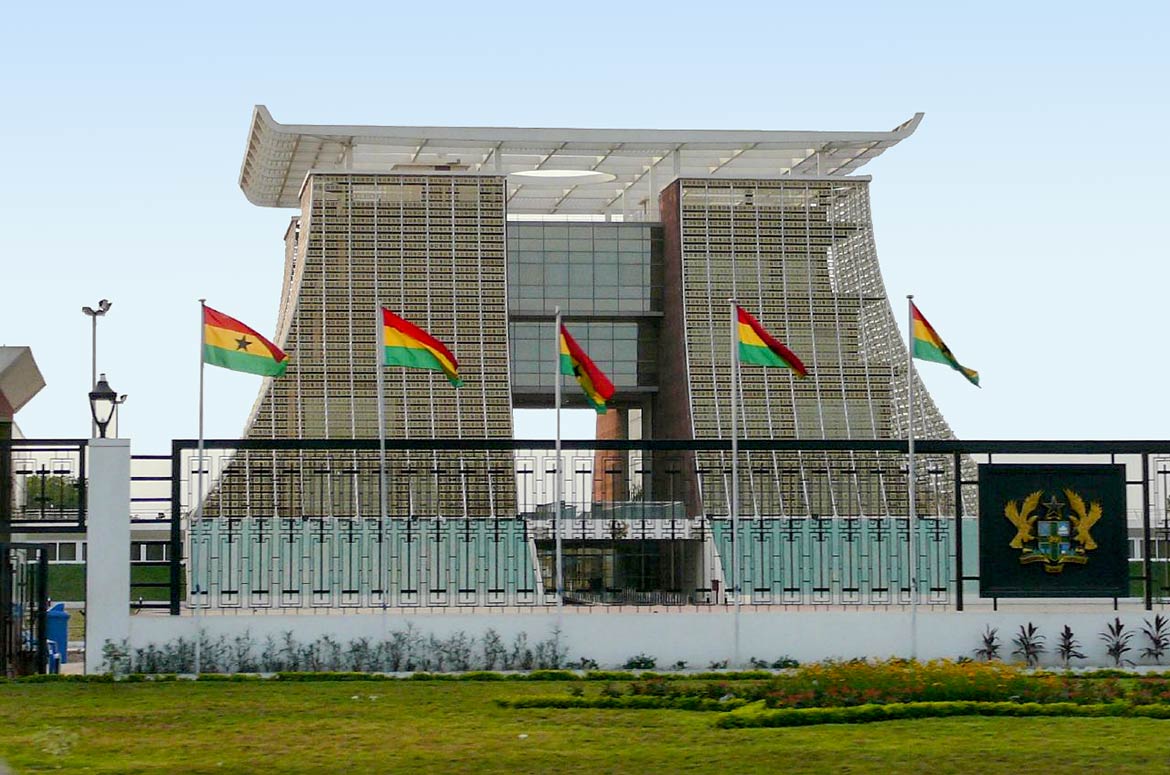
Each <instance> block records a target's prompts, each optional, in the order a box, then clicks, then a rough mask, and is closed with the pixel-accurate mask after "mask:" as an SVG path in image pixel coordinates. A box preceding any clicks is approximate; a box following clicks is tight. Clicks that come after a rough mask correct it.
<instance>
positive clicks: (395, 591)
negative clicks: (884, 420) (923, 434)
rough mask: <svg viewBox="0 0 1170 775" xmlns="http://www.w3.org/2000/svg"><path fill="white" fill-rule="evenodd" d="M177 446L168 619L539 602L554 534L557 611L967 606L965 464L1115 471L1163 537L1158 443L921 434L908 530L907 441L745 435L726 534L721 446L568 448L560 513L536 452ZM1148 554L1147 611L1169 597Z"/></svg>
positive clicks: (1140, 577) (968, 483) (531, 446)
mask: <svg viewBox="0 0 1170 775" xmlns="http://www.w3.org/2000/svg"><path fill="white" fill-rule="evenodd" d="M194 447H195V442H193V441H176V442H174V445H173V455H172V479H171V487H172V491H171V498H172V509H173V512H172V513H173V520H172V523H171V526H172V533H171V564H170V571H171V578H170V582H169V586H170V591H171V600H170V606H169V608H170V610H171V612H172V613H175V614H177V613H180V612H181V611H182V609H183V608H184V606H187V607H194V608H211V609H247V610H287V609H300V608H348V609H353V610H381V609H384V608H387V607H425V606H442V607H466V608H480V607H489V608H490V607H504V606H520V607H540V606H549V605H554V604H555V603H556V598H557V595H556V590H555V584H554V581H553V580H554V579H555V545H556V538H557V536H558V533H559V536H560V539H561V544H562V557H563V560H562V562H563V568H564V579H565V596H564V601H565V603H566V605H577V606H590V605H700V606H701V605H728V604H730V602H731V601H732V600H734V598H735V593H736V590H734V589H731V588H732V587H733V586H734V583H733V572H732V568H733V567H734V566H735V565H738V567H739V570H740V579H741V590H740V591H739V599H740V600H741V601H742V602H744V603H747V604H754V605H791V606H801V605H834V606H859V605H867V606H888V605H894V606H904V605H908V604H909V603H910V602H912V601H917V602H918V603H920V604H924V605H941V606H951V607H954V608H957V609H962V608H963V607H964V605H965V604H966V602H965V601H968V600H969V599H970V598H971V596H972V595H975V594H977V589H978V586H977V582H978V580H979V577H978V547H977V540H976V537H977V535H978V530H977V520H976V518H975V507H976V506H975V504H976V498H975V495H976V487H977V485H978V473H977V468H976V464H977V463H985V462H996V463H999V462H1009V461H1024V460H1030V461H1036V460H1046V459H1049V458H1051V457H1052V456H1061V457H1062V458H1063V459H1065V460H1076V461H1079V462H1087V461H1089V462H1091V461H1096V462H1117V463H1124V464H1125V465H1126V471H1127V476H1126V486H1127V516H1128V517H1129V522H1130V531H1131V533H1132V534H1133V535H1135V536H1136V537H1137V539H1135V540H1140V541H1142V546H1148V547H1153V545H1154V544H1153V541H1154V540H1155V538H1157V537H1159V536H1163V537H1164V538H1165V539H1167V540H1170V514H1167V512H1166V510H1165V509H1164V508H1162V507H1161V504H1164V503H1166V498H1165V495H1166V493H1167V485H1168V484H1170V443H1162V442H1158V443H1141V442H1007V441H999V442H958V441H925V440H924V441H919V442H918V444H917V448H918V452H919V459H918V465H917V470H918V471H919V476H918V478H917V480H916V496H917V504H918V507H917V509H916V511H917V514H916V520H915V529H914V531H913V533H912V532H911V531H910V529H909V527H910V523H909V521H908V520H907V516H906V515H907V511H908V508H907V500H908V499H907V494H908V487H907V485H908V482H907V473H906V460H905V449H906V444H905V443H904V442H899V441H761V440H743V441H741V442H740V460H739V469H738V470H739V473H740V477H739V482H738V487H739V490H740V493H739V494H740V497H739V502H740V503H741V509H740V512H741V513H740V514H739V515H738V517H739V519H738V523H739V532H738V534H737V535H733V530H732V521H733V520H732V518H731V515H730V514H729V513H728V511H729V510H728V500H729V498H728V492H729V489H730V473H731V466H730V445H729V443H728V442H724V441H698V442H695V441H656V442H649V441H642V442H638V441H635V442H620V441H610V442H578V441H574V442H565V443H564V449H565V452H564V455H563V459H562V465H561V471H562V476H563V483H562V488H561V491H562V497H563V501H562V505H561V507H560V508H559V509H558V508H555V507H554V505H553V504H552V493H553V491H554V487H553V483H554V473H555V471H556V467H555V465H554V463H555V458H554V456H553V451H552V447H553V444H552V442H528V441H523V442H522V441H508V440H503V441H501V440H463V441H454V440H416V441H401V440H398V441H393V442H389V443H388V446H387V451H386V466H385V468H384V469H383V468H382V467H381V465H380V463H379V453H378V449H377V442H376V441H372V440H369V441H366V440H358V441H337V440H277V441H259V440H255V441H252V440H249V441H238V440H233V441H209V442H206V452H205V456H204V458H203V460H202V461H198V460H196V455H195V449H194ZM599 452H604V453H605V454H604V455H602V454H598V453H599ZM200 471H202V472H203V476H202V477H200V476H199V472H200ZM383 471H384V475H383V474H382V473H380V472H383ZM201 478H202V480H203V483H202V485H200V479H201ZM200 493H202V494H203V497H200ZM599 495H601V496H608V498H610V499H609V500H601V499H599ZM1151 503H1156V504H1159V508H1158V514H1157V515H1155V514H1153V513H1152V510H1151ZM197 506H198V508H197ZM1156 516H1160V517H1161V524H1160V526H1155V517H1156ZM912 535H913V541H911V537H912ZM1151 554H1152V552H1150V551H1147V552H1146V553H1145V557H1146V559H1141V560H1138V561H1136V562H1135V563H1133V564H1131V568H1132V569H1133V579H1132V581H1133V583H1134V585H1135V593H1136V594H1137V595H1138V597H1139V598H1140V599H1141V601H1142V602H1143V603H1144V604H1145V605H1146V606H1151V605H1152V604H1153V603H1154V602H1155V600H1157V601H1158V602H1161V601H1162V600H1163V598H1164V597H1165V596H1166V594H1167V592H1168V591H1170V590H1167V580H1166V579H1164V578H1161V577H1160V575H1159V574H1158V573H1156V572H1155V568H1154V565H1153V564H1152V559H1150V556H1151ZM733 558H736V559H735V560H733ZM912 568H913V569H916V570H917V573H916V578H917V583H916V584H912V583H911V574H912ZM1158 570H1164V568H1162V567H1159V568H1158ZM184 585H188V587H187V588H189V590H190V593H189V594H188V593H186V592H185V591H184ZM988 602H989V603H990V602H991V601H988Z"/></svg>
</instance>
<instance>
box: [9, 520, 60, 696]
mask: <svg viewBox="0 0 1170 775" xmlns="http://www.w3.org/2000/svg"><path fill="white" fill-rule="evenodd" d="M48 568H49V566H48V555H47V554H46V553H45V550H44V547H42V546H39V545H37V544H19V543H2V542H0V677H4V678H12V677H14V676H20V675H29V674H32V673H43V672H46V671H47V670H48V663H49V651H48V621H47V618H46V617H47V615H48V609H49V599H48ZM58 646H59V647H60V648H65V644H58Z"/></svg>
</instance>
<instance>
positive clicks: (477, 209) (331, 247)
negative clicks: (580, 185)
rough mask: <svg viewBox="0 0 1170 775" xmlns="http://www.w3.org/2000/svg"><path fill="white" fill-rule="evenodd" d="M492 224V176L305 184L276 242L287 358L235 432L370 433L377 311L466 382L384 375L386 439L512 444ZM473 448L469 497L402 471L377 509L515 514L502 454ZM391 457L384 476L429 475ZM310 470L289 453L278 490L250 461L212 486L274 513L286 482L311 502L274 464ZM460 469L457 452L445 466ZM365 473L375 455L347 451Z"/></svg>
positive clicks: (500, 269)
mask: <svg viewBox="0 0 1170 775" xmlns="http://www.w3.org/2000/svg"><path fill="white" fill-rule="evenodd" d="M504 221H505V218H504V181H503V179H502V178H499V177H491V176H470V175H418V176H415V175H356V174H315V175H310V176H309V178H308V179H307V180H306V182H305V187H304V190H303V192H302V213H301V217H300V218H299V219H296V220H294V222H293V224H292V225H290V227H289V231H288V233H287V234H286V238H285V241H286V251H285V254H286V264H285V273H284V289H283V295H282V299H281V305H280V320H279V322H278V325H277V340H276V341H277V343H278V344H279V345H280V346H281V347H283V348H284V349H286V350H287V351H289V352H291V354H292V358H291V361H290V364H289V368H288V372H287V373H286V374H285V375H284V376H283V377H281V378H279V379H275V380H266V381H265V384H264V387H263V389H262V390H261V394H260V397H259V398H258V400H257V403H256V406H255V407H254V409H253V412H252V417H251V420H250V421H249V424H248V429H247V432H246V437H247V438H254V439H288V438H321V439H371V438H377V437H378V404H377V384H376V375H377V372H378V369H379V368H380V367H379V365H378V363H379V359H380V357H381V319H380V315H379V313H378V308H379V306H386V307H389V308H391V309H392V310H394V311H395V312H396V313H398V314H399V315H401V316H403V317H404V318H406V319H408V320H410V321H412V322H414V323H416V324H417V325H419V326H420V327H422V328H424V329H425V330H427V331H429V332H430V333H431V334H432V335H434V336H435V337H437V338H438V339H439V340H440V341H443V342H444V343H446V344H447V345H448V346H449V347H450V348H451V349H452V350H453V351H454V352H456V353H457V354H458V357H459V361H460V374H461V376H462V377H463V379H464V383H465V384H464V386H463V387H461V388H458V389H455V388H452V387H451V385H450V384H449V383H448V382H447V380H446V378H445V377H444V376H443V375H442V374H440V373H438V372H430V371H419V370H414V369H411V370H407V369H401V368H388V369H386V370H385V371H384V377H385V379H384V391H385V394H384V409H385V422H386V426H385V433H386V436H387V437H388V438H392V439H411V438H480V439H482V438H511V436H512V402H511V388H510V382H509V374H508V326H507V321H508V310H507V288H506V282H505V272H506V265H505V260H504V249H505V237H504V229H505V223H504ZM475 454H477V455H478V456H479V459H477V461H476V463H477V465H476V469H477V471H480V472H485V473H484V476H476V477H469V478H468V481H467V486H466V488H465V492H456V491H451V492H448V493H445V494H444V493H439V492H438V491H437V490H436V487H437V484H435V482H437V478H436V477H426V476H412V477H409V481H410V482H411V484H410V486H409V488H408V489H405V490H401V488H399V487H398V483H399V482H401V481H406V478H395V477H390V488H391V491H390V493H389V496H390V497H389V499H388V500H389V503H388V513H389V514H390V515H392V516H424V515H431V516H434V515H440V514H441V515H443V516H462V517H484V516H491V515H494V514H495V513H496V512H497V511H498V510H502V511H503V512H508V513H510V512H513V511H514V510H515V482H514V479H513V477H512V476H511V475H510V471H511V460H510V458H509V457H508V456H507V455H503V456H493V455H492V453H489V452H482V451H481V452H478V453H475ZM485 456H486V457H485ZM400 457H401V458H402V459H401V460H399V459H391V460H389V461H388V463H389V465H390V467H391V468H397V469H403V470H413V469H426V468H434V467H435V466H437V463H436V462H435V461H433V460H429V459H422V458H418V459H416V457H417V456H412V455H411V454H410V453H401V455H400ZM496 457H499V458H500V459H499V460H496V459H495V458H496ZM320 462H321V461H316V460H315V459H314V456H313V455H312V453H311V452H301V453H298V454H297V455H296V457H295V459H292V458H289V459H283V458H280V457H279V456H276V455H274V456H273V465H274V467H275V479H276V482H275V484H272V483H270V480H271V479H272V477H273V476H274V475H273V473H272V472H271V471H268V472H265V471H263V470H262V469H260V468H257V466H258V465H259V463H258V461H254V460H253V461H249V465H248V468H249V472H248V476H247V477H246V482H245V478H244V477H243V474H242V468H241V467H240V466H235V467H233V466H231V465H230V464H229V465H228V466H226V467H225V469H224V472H223V475H222V477H221V480H222V482H223V483H224V486H227V485H228V484H230V485H231V486H232V487H234V488H236V489H240V488H247V489H248V491H249V496H248V498H247V501H248V509H249V513H272V511H273V510H274V509H275V508H276V506H275V503H276V500H278V499H279V497H280V496H279V493H280V492H281V491H282V489H283V490H284V491H285V492H288V493H289V495H288V496H286V497H292V498H294V499H296V500H298V501H299V500H303V499H306V498H308V497H309V496H308V495H307V494H306V493H303V492H302V490H303V489H304V488H303V487H296V488H292V489H291V490H290V489H289V488H287V487H285V488H282V486H281V483H280V480H281V478H282V469H288V470H291V469H299V468H304V467H305V466H309V467H312V466H314V465H317V464H318V463H320ZM469 463H470V461H468V460H463V459H460V460H458V461H456V463H455V464H456V465H458V466H465V465H468V464H469ZM497 464H498V466H497ZM376 465H377V459H376V458H372V459H371V458H370V457H369V455H367V456H366V457H365V458H361V459H359V457H358V456H357V455H356V454H355V457H354V459H353V461H352V464H351V466H350V467H351V468H353V469H355V470H356V469H358V468H365V467H370V466H376ZM497 467H498V468H499V470H501V471H504V472H507V473H506V474H505V475H503V476H501V477H500V478H499V480H497V479H496V478H495V477H493V476H492V471H494V470H496V468H497ZM236 469H240V470H239V471H237V470H236ZM284 478H288V477H287V476H285V477H284ZM399 490H401V491H399ZM221 496H222V497H217V498H212V499H211V500H210V501H209V509H208V513H209V514H210V513H212V512H213V508H212V504H214V503H216V502H222V500H223V497H229V498H230V497H231V494H230V493H222V494H221ZM347 497H350V496H345V495H340V494H339V495H335V496H334V497H333V498H332V499H326V500H325V501H323V503H324V504H326V507H327V508H332V510H333V511H335V512H337V513H346V512H348V511H349V510H350V509H349V508H348V506H349V504H348V503H345V502H344V501H345V500H346V498H347ZM350 499H351V500H352V498H351V497H350ZM365 502H367V503H368V502H369V499H367V500H366V501H365ZM375 502H376V499H375ZM328 504H333V505H332V506H329V505H328ZM424 504H425V510H424Z"/></svg>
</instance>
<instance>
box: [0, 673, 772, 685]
mask: <svg viewBox="0 0 1170 775" xmlns="http://www.w3.org/2000/svg"><path fill="white" fill-rule="evenodd" d="M774 676H775V673H773V672H771V671H768V670H739V671H727V672H722V673H720V672H706V673H655V672H650V671H627V670H589V671H586V672H584V673H582V672H578V671H574V670H532V671H530V672H527V673H522V672H516V673H498V672H494V671H490V670H475V671H471V672H466V673H425V672H418V673H354V672H334V673H328V672H285V673H201V674H199V675H198V676H192V675H187V674H184V675H175V674H174V673H158V674H143V673H129V674H127V675H120V676H117V677H115V676H112V675H110V674H108V673H102V674H98V675H26V676H21V677H20V678H11V679H4V678H0V683H4V682H6V681H15V682H19V683H55V682H65V683H68V682H74V683H112V682H114V681H118V682H129V683H137V682H142V681H177V680H195V681H402V680H407V681H640V680H653V679H658V680H671V681H759V680H763V679H767V678H772V677H774Z"/></svg>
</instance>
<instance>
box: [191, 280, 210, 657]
mask: <svg viewBox="0 0 1170 775" xmlns="http://www.w3.org/2000/svg"><path fill="white" fill-rule="evenodd" d="M206 319H207V299H200V300H199V445H198V447H197V452H196V455H197V458H196V459H197V462H196V465H197V466H199V472H198V484H197V485H196V488H195V520H196V523H202V521H203V371H204V367H205V360H204V357H203V341H204V334H203V325H204V321H205V320H206ZM195 532H196V531H195V525H194V524H193V525H191V529H190V530H189V531H188V537H189V538H190V539H191V582H192V583H191V586H192V587H193V588H194V592H195V611H194V612H193V613H192V615H191V618H192V619H193V620H194V622H195V675H199V670H200V667H202V665H201V664H200V657H201V656H202V654H201V653H200V642H201V641H202V640H203V637H202V633H200V632H199V609H200V608H201V607H202V606H201V605H200V593H201V592H202V589H201V584H200V578H199V562H198V559H197V557H198V553H199V542H198V540H197V539H196V536H195Z"/></svg>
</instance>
